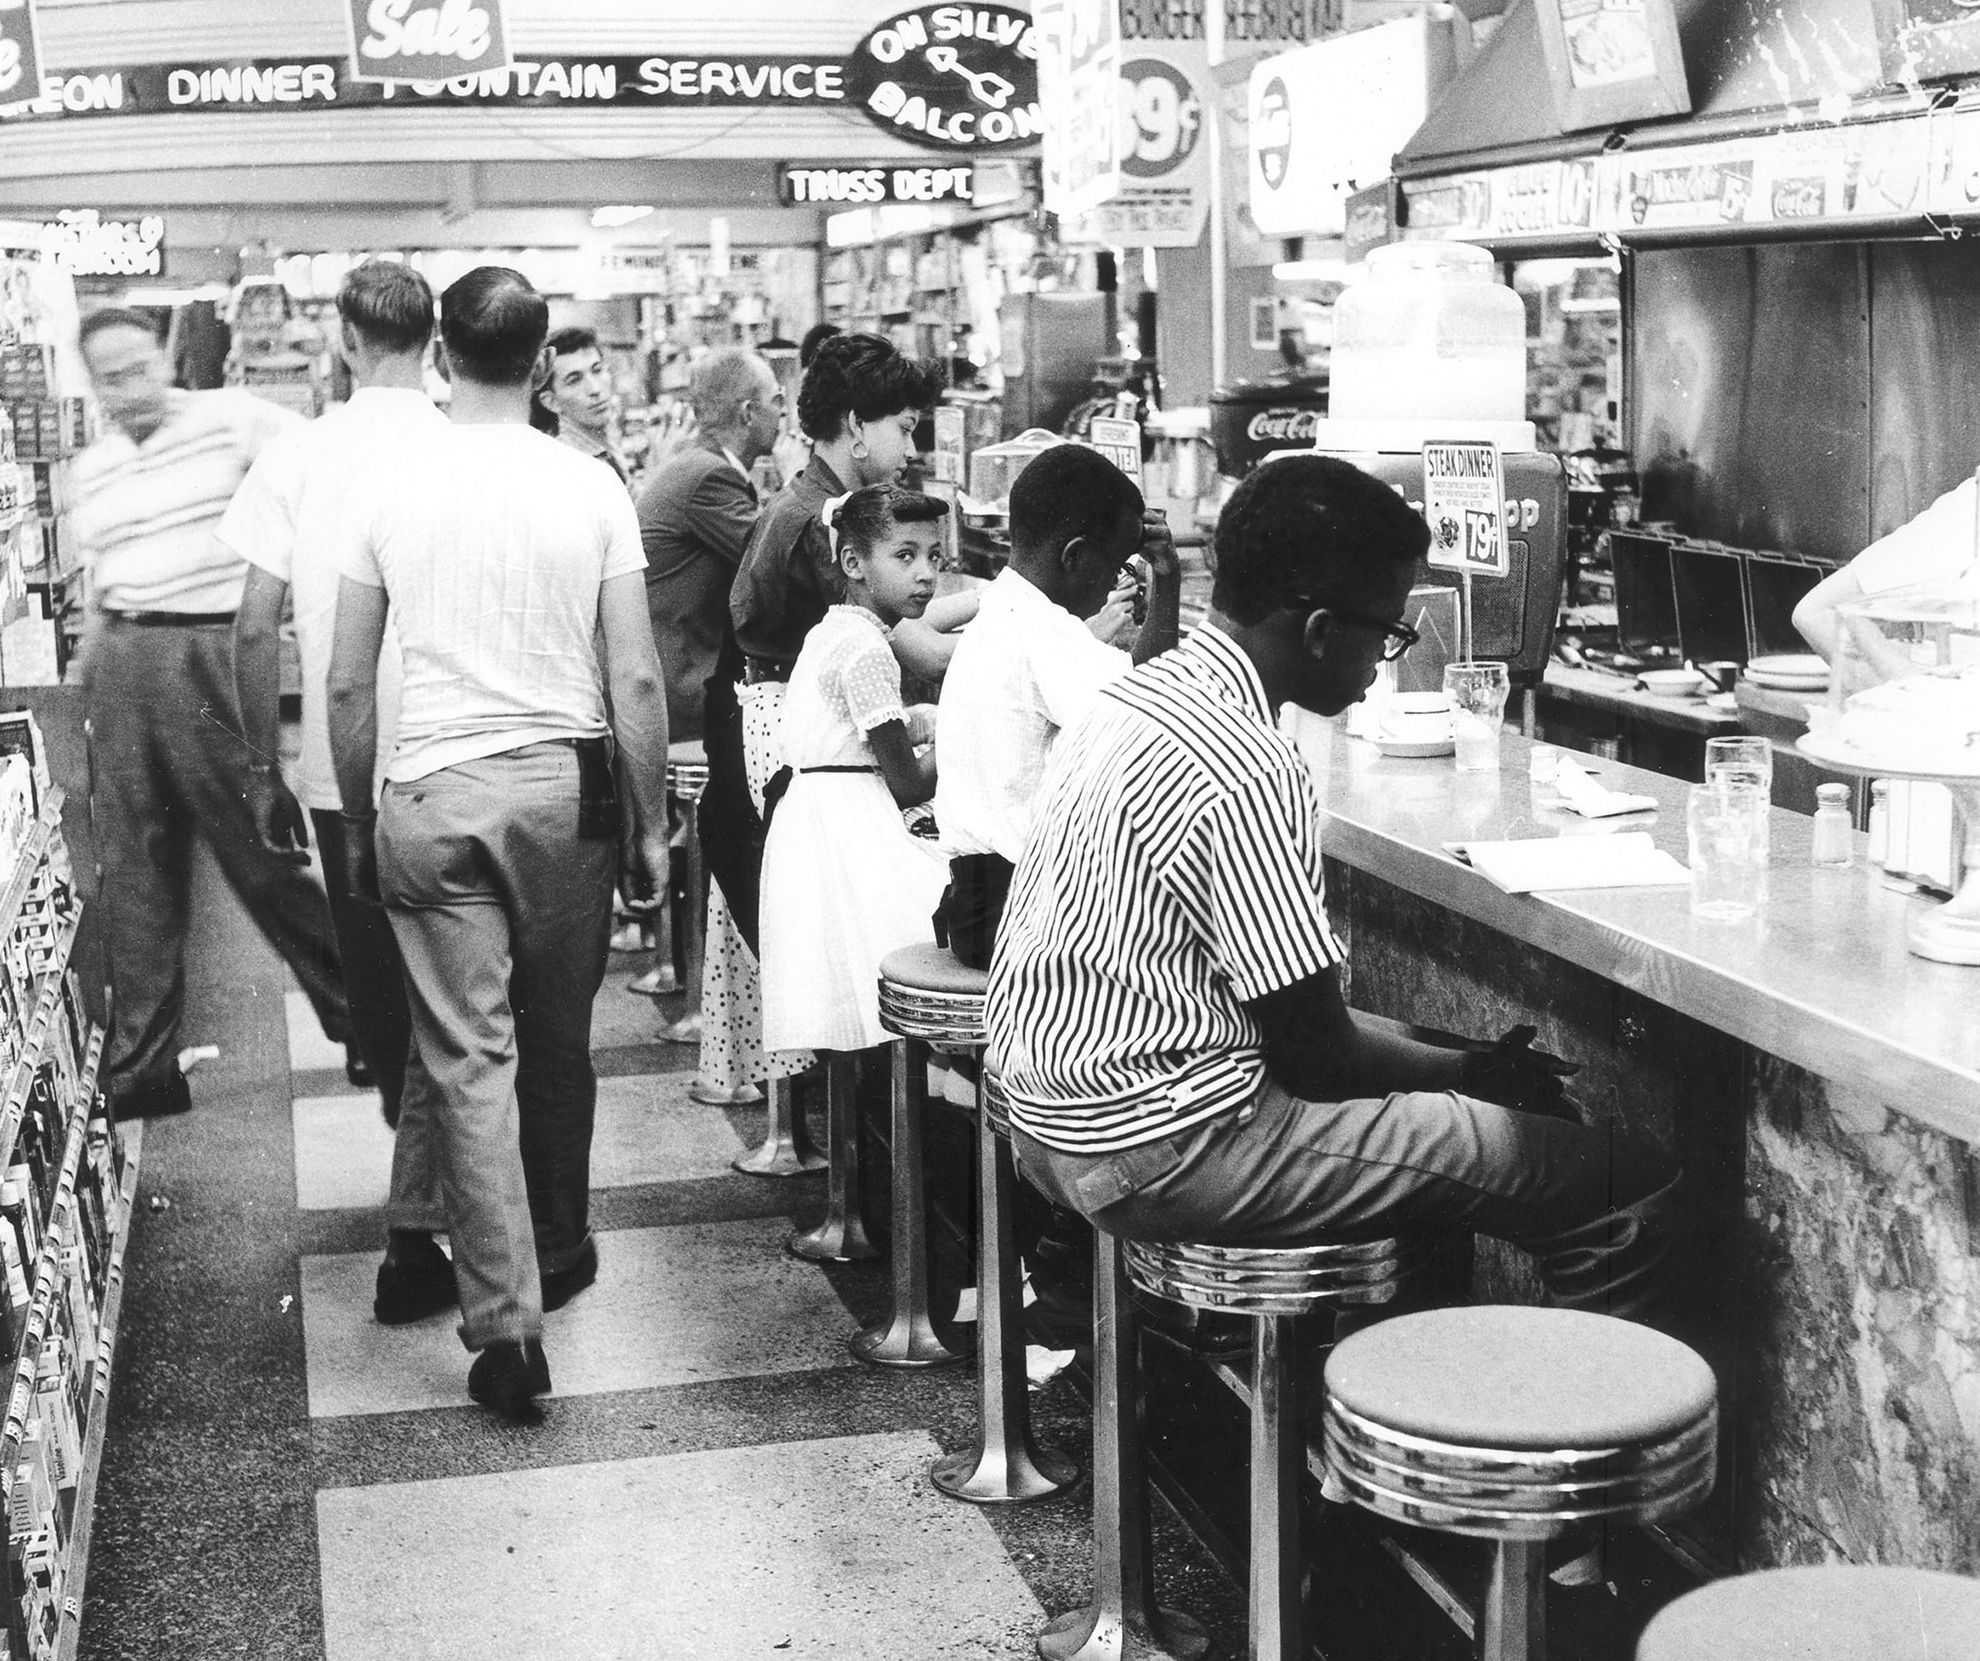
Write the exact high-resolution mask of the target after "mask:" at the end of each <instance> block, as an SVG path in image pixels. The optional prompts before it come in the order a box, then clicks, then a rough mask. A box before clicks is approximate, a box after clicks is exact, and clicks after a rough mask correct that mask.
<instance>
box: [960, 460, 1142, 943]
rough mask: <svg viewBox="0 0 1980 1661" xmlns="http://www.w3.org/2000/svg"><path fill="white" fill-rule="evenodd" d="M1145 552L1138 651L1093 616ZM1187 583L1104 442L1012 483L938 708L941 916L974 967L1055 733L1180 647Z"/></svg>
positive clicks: (1044, 463)
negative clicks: (990, 573) (1006, 537)
mask: <svg viewBox="0 0 1980 1661" xmlns="http://www.w3.org/2000/svg"><path fill="white" fill-rule="evenodd" d="M1137 553H1139V554H1140V555H1141V556H1142V557H1143V558H1144V559H1145V560H1146V561H1147V562H1148V567H1149V576H1150V581H1149V595H1148V609H1147V614H1146V618H1145V620H1144V621H1143V623H1142V625H1141V631H1140V634H1139V635H1138V636H1137V637H1136V640H1135V646H1134V654H1133V656H1132V657H1130V656H1129V655H1128V653H1126V652H1124V651H1122V650H1121V649H1120V648H1119V647H1116V646H1111V645H1106V644H1103V643H1102V642H1101V640H1100V639H1099V638H1098V637H1097V636H1096V635H1095V633H1094V632H1093V629H1092V628H1091V627H1090V626H1089V620H1091V619H1093V618H1094V617H1095V616H1096V615H1097V614H1099V613H1100V612H1101V611H1102V610H1103V608H1104V607H1105V606H1106V605H1107V601H1108V598H1109V596H1110V594H1112V593H1113V591H1114V588H1115V585H1116V583H1117V582H1118V581H1119V579H1120V578H1121V576H1122V574H1123V572H1124V570H1125V568H1126V566H1127V563H1128V561H1129V560H1130V559H1132V558H1133V557H1134V556H1135V555H1136V554H1137ZM1180 588H1181V567H1180V565H1179V564H1178V562H1177V559H1176V547H1175V543H1174V542H1173V541H1171V540H1170V537H1169V527H1168V522H1167V521H1166V520H1165V519H1164V518H1163V517H1162V516H1161V515H1160V514H1159V513H1148V514H1144V512H1143V504H1142V500H1141V492H1140V491H1139V490H1137V489H1136V488H1135V486H1134V484H1133V482H1132V481H1131V480H1130V479H1129V478H1128V477H1127V476H1126V475H1125V474H1124V473H1122V472H1121V470H1120V469H1119V468H1118V467H1116V466H1115V465H1114V464H1113V463H1112V462H1110V461H1108V460H1107V458H1106V457H1105V456H1103V455H1101V454H1100V452H1099V451H1097V450H1092V449H1089V448H1087V447H1086V446H1085V445H1082V444H1061V445H1057V446H1055V447H1054V448H1052V449H1050V450H1047V451H1045V452H1044V453H1043V454H1042V455H1039V456H1037V457H1035V458H1034V459H1033V460H1032V462H1031V463H1030V465H1029V466H1027V467H1026V468H1025V469H1024V471H1023V472H1022V473H1020V474H1019V475H1018V477H1017V479H1016V481H1015V482H1014V483H1013V484H1012V486H1011V557H1010V563H1009V564H1007V565H1006V566H1005V567H1004V569H1003V570H1002V571H1000V572H999V573H998V574H997V576H996V578H995V580H994V581H992V582H991V584H990V585H989V587H988V588H986V589H985V590H984V591H983V597H982V601H981V604H980V605H979V607H978V610H977V613H976V616H975V618H974V619H973V620H972V621H971V623H970V625H969V627H968V628H966V629H965V630H963V632H962V638H961V639H960V640H959V641H958V642H957V645H956V652H955V656H954V658H953V659H952V660H951V661H950V664H949V672H948V674H947V675H946V676H945V677H944V679H943V682H942V701H941V705H940V707H939V709H938V710H937V712H936V754H938V755H939V756H940V757H941V758H942V767H941V773H940V776H939V778H938V779H937V781H936V786H935V823H936V824H937V825H938V826H940V827H941V833H942V840H943V842H944V844H945V845H946V846H947V847H948V848H949V850H950V853H951V854H952V856H953V857H952V858H951V860H950V865H949V874H950V880H949V892H948V893H947V894H946V895H945V896H944V897H943V902H942V911H941V917H942V920H943V927H944V932H945V933H946V934H947V936H948V945H949V949H950V950H951V951H952V952H954V953H955V954H956V956H957V957H958V958H960V959H961V960H962V961H963V962H964V963H966V964H968V965H969V966H970V967H971V968H973V969H987V968H988V967H989V966H990V951H991V947H992V945H993V944H994V943H995V939H996V932H997V920H998V918H999V917H1000V916H1001V915H1002V913H1003V906H1004V896H1005V893H1006V891H1007V890H1008V889H1009V887H1010V878H1011V870H1012V868H1013V867H1014V866H1015V865H1016V864H1017V862H1018V859H1019V858H1020V857H1021V856H1022V855H1023V853H1024V847H1025V843H1026V842H1027V840H1029V838H1030V834H1031V822H1032V815H1033V814H1034V813H1035V812H1036V811H1037V805H1038V801H1039V797H1040V795H1041V790H1042V785H1043V782H1044V778H1045V764H1046V762H1047V761H1048V760H1049V759H1050V758H1051V754H1052V745H1053V743H1054V741H1055V740H1056V739H1057V738H1058V735H1059V734H1060V733H1061V732H1062V731H1064V730H1065V729H1066V728H1067V727H1070V726H1071V725H1073V723H1074V722H1076V721H1078V720H1080V719H1081V718H1082V717H1083V716H1084V715H1085V714H1086V712H1087V711H1088V710H1089V709H1091V708H1092V707H1093V704H1094V702H1095V700H1096V699H1098V697H1099V696H1100V694H1101V692H1102V691H1104V690H1105V689H1106V688H1107V687H1108V686H1109V685H1111V684H1112V683H1113V682H1114V681H1115V680H1116V679H1118V678H1119V677H1120V676H1121V675H1124V674H1125V673H1127V671H1128V669H1129V668H1131V667H1132V666H1133V665H1134V664H1136V663H1145V662H1147V661H1148V659H1150V658H1152V657H1154V656H1155V655H1156V654H1157V653H1160V652H1165V651H1167V650H1168V649H1169V648H1170V647H1171V646H1173V645H1174V644H1175V643H1176V613H1177V606H1178V601H1179V595H1180Z"/></svg>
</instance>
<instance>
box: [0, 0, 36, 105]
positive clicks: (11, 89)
mask: <svg viewBox="0 0 1980 1661" xmlns="http://www.w3.org/2000/svg"><path fill="white" fill-rule="evenodd" d="M40 96H41V41H40V37H38V36H37V35H36V34H35V32H34V0H0V109H5V108H6V107H7V106H8V105H9V104H24V103H26V102H27V101H28V100H29V99H31V98H38V97H40Z"/></svg>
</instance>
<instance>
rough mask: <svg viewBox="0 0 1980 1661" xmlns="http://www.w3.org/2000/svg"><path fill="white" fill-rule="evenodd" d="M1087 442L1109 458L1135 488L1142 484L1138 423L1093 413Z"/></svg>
mask: <svg viewBox="0 0 1980 1661" xmlns="http://www.w3.org/2000/svg"><path fill="white" fill-rule="evenodd" d="M1086 442H1087V443H1089V444H1091V445H1092V446H1093V448H1094V449H1096V450H1098V451H1099V452H1100V453H1101V454H1102V455H1103V456H1105V457H1106V458H1107V459H1108V460H1109V461H1111V462H1112V463H1113V464H1114V465H1115V466H1116V467H1118V468H1119V469H1120V470H1121V471H1122V472H1123V473H1125V474H1126V475H1127V476H1128V477H1129V478H1130V479H1132V480H1134V482H1135V485H1136V487H1137V488H1139V487H1140V484H1141V423H1140V422H1139V421H1129V420H1127V419H1125V418H1124V417H1121V416H1116V415H1096V416H1094V418H1093V420H1092V423H1091V424H1090V425H1089V426H1088V427H1087V429H1086Z"/></svg>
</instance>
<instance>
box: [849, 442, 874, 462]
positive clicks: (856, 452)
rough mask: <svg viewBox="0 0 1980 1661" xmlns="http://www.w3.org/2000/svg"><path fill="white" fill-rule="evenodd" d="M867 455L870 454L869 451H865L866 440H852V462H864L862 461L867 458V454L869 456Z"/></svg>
mask: <svg viewBox="0 0 1980 1661" xmlns="http://www.w3.org/2000/svg"><path fill="white" fill-rule="evenodd" d="M869 453H870V452H869V451H868V450H867V448H866V440H865V439H863V438H856V439H854V440H853V447H852V458H853V460H854V461H864V460H866V458H867V456H868V454H869Z"/></svg>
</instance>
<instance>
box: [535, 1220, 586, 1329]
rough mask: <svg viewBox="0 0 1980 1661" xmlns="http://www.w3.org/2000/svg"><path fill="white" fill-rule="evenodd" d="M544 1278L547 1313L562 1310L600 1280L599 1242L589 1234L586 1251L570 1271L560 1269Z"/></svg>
mask: <svg viewBox="0 0 1980 1661" xmlns="http://www.w3.org/2000/svg"><path fill="white" fill-rule="evenodd" d="M542 1278H543V1307H544V1309H545V1311H549V1310H552V1309H562V1308H563V1307H564V1305H565V1304H567V1303H569V1302H570V1301H571V1299H573V1298H574V1297H576V1296H577V1295H578V1293H580V1292H582V1291H583V1290H584V1289H585V1288H586V1287H587V1286H589V1285H590V1284H591V1283H592V1282H593V1281H594V1280H596V1279H597V1278H598V1242H597V1241H596V1240H594V1239H593V1238H592V1237H591V1236H590V1235H588V1234H587V1235H586V1236H585V1237H584V1249H583V1250H582V1251H580V1252H579V1253H578V1255H577V1260H576V1261H575V1262H574V1263H572V1264H571V1266H570V1267H569V1268H568V1269H558V1270H556V1271H555V1272H554V1273H551V1274H546V1275H544V1276H543V1277H542Z"/></svg>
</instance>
